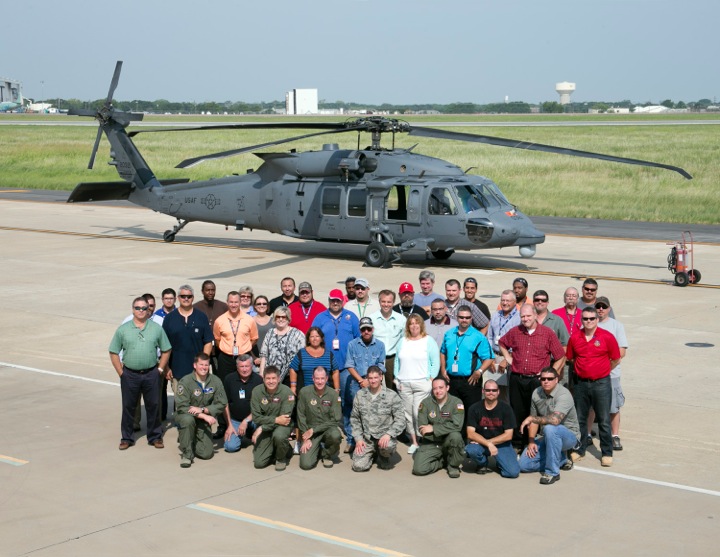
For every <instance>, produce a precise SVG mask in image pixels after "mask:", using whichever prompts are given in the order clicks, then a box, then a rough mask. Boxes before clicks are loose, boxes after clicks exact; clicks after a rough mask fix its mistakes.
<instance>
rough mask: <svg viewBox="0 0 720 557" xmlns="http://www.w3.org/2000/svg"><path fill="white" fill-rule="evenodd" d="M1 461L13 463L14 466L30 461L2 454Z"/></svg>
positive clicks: (0, 455)
mask: <svg viewBox="0 0 720 557" xmlns="http://www.w3.org/2000/svg"><path fill="white" fill-rule="evenodd" d="M0 462H4V463H5V464H12V465H13V466H22V465H23V464H27V463H29V462H30V461H29V460H22V459H20V458H13V457H11V456H6V455H4V454H0Z"/></svg>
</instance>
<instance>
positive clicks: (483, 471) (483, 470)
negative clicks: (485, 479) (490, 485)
mask: <svg viewBox="0 0 720 557" xmlns="http://www.w3.org/2000/svg"><path fill="white" fill-rule="evenodd" d="M491 472H492V469H491V468H490V467H489V466H478V467H477V470H475V473H476V474H480V475H481V476H484V475H485V474H490V473H491Z"/></svg>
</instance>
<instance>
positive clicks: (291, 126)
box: [128, 122, 348, 137]
mask: <svg viewBox="0 0 720 557" xmlns="http://www.w3.org/2000/svg"><path fill="white" fill-rule="evenodd" d="M347 127H348V126H347V125H345V124H334V123H324V122H308V123H305V124H303V123H300V122H286V123H282V122H267V123H257V122H248V123H246V124H217V125H212V126H195V127H193V128H158V129H155V130H133V131H131V132H130V133H128V135H129V136H130V137H134V136H136V135H137V134H139V133H157V132H163V133H167V132H194V131H206V130H242V129H247V130H263V129H273V128H274V129H288V130H342V129H345V128H347Z"/></svg>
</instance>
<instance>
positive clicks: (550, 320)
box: [538, 312, 570, 346]
mask: <svg viewBox="0 0 720 557" xmlns="http://www.w3.org/2000/svg"><path fill="white" fill-rule="evenodd" d="M538 323H540V322H539V321H538ZM540 325H545V326H546V327H548V328H549V329H552V331H553V332H554V333H555V334H556V335H557V337H558V340H559V341H560V344H562V345H563V346H567V343H568V340H570V333H568V330H567V327H566V326H565V323H564V321H563V320H562V318H561V317H560V316H558V315H555V314H554V313H550V312H547V313H546V314H545V319H543V322H542V323H540Z"/></svg>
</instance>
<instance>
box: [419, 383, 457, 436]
mask: <svg viewBox="0 0 720 557" xmlns="http://www.w3.org/2000/svg"><path fill="white" fill-rule="evenodd" d="M464 421H465V405H464V404H463V401H462V400H460V399H459V398H457V397H454V396H452V395H448V397H447V400H446V401H445V402H444V403H443V405H442V406H441V405H440V404H438V401H437V399H436V398H435V397H434V396H433V395H430V396H429V397H427V398H426V399H424V400H423V401H422V402H421V403H420V406H419V407H418V417H417V424H418V427H421V426H424V425H431V426H432V428H433V429H432V431H431V432H430V433H427V434H425V435H423V440H425V441H430V442H431V443H442V441H443V440H444V439H445V437H447V436H448V435H449V434H450V433H460V432H462V429H463V423H464Z"/></svg>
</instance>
